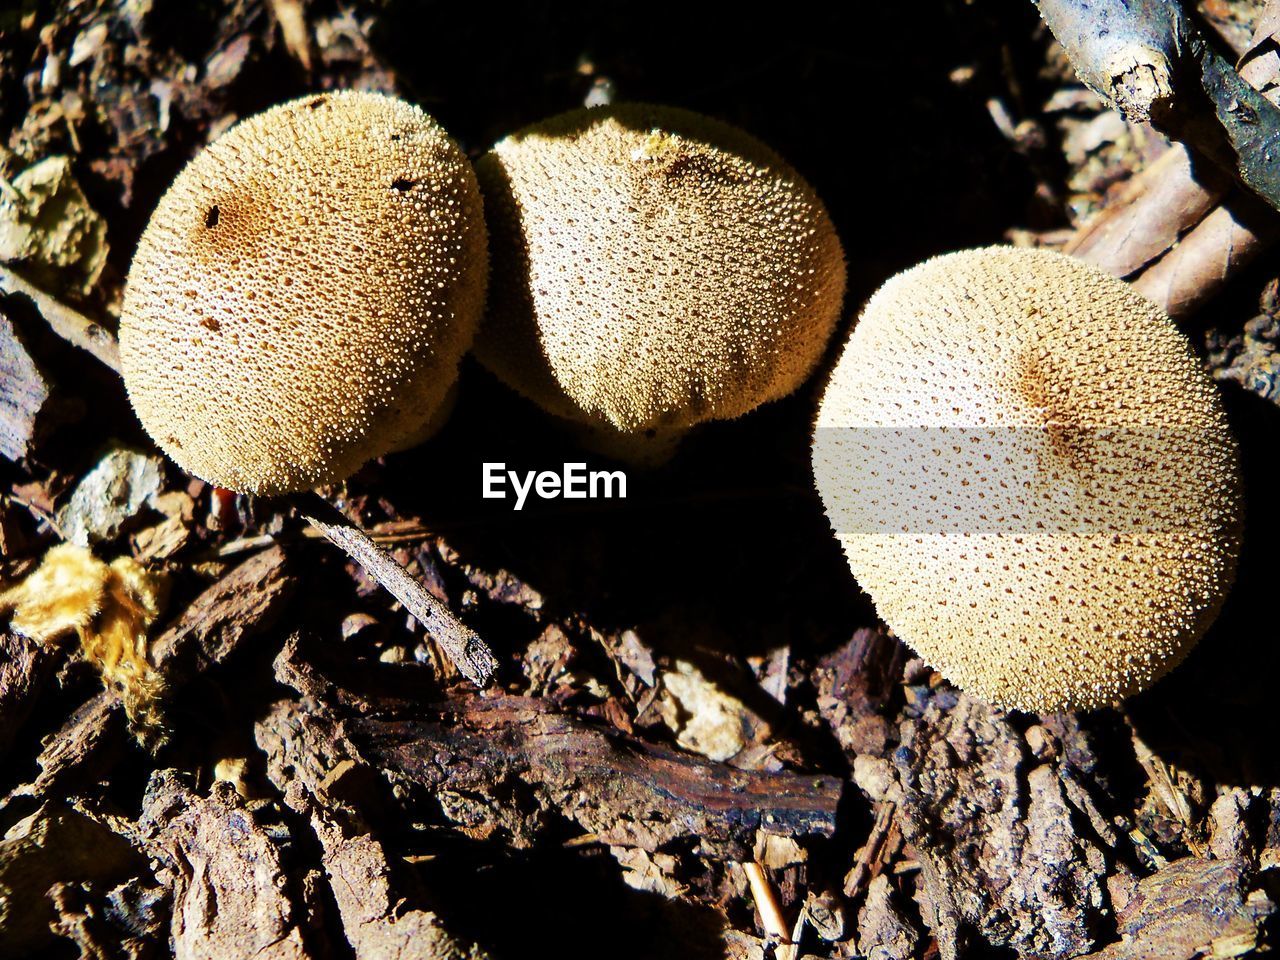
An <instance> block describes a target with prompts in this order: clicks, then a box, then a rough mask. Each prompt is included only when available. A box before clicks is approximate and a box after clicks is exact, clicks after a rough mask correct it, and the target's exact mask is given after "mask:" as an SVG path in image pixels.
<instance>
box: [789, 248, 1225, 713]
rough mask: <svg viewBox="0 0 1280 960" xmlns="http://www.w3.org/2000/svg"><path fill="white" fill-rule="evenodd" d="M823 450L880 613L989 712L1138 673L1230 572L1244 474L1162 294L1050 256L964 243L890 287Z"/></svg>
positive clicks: (863, 332) (1097, 691) (828, 490)
mask: <svg viewBox="0 0 1280 960" xmlns="http://www.w3.org/2000/svg"><path fill="white" fill-rule="evenodd" d="M813 458H814V473H815V477H816V480H817V484H818V488H819V491H820V493H821V495H822V500H823V503H824V505H825V507H826V510H827V515H828V517H829V518H830V519H831V522H832V525H833V527H834V528H835V530H836V533H837V536H838V537H839V539H840V542H841V543H842V545H843V546H844V550H845V554H846V556H847V557H848V560H849V566H850V568H851V569H852V571H853V573H854V576H855V577H856V578H857V580H858V582H859V583H860V584H861V585H862V587H863V588H864V589H865V590H866V591H867V593H869V594H870V595H871V598H872V599H873V600H874V601H875V604H876V609H877V611H878V612H879V614H880V616H881V617H882V618H883V619H884V621H885V622H886V623H887V624H888V625H889V626H890V627H892V628H893V630H894V631H895V632H896V633H897V634H898V635H899V636H900V637H901V638H902V639H903V640H904V641H906V642H907V643H908V644H909V645H910V646H911V647H913V648H914V649H915V650H916V651H917V652H918V653H919V654H920V655H921V656H922V657H924V658H925V660H927V661H928V662H929V663H930V664H932V665H933V666H934V667H936V668H937V669H938V670H939V671H940V672H941V673H942V674H943V675H944V676H945V677H947V678H948V679H949V680H951V681H952V682H954V683H955V684H956V685H958V686H960V687H962V688H963V689H965V690H967V691H969V692H971V693H973V694H976V695H977V696H979V697H981V698H983V699H985V700H988V701H990V702H992V703H995V704H997V705H1001V706H1005V707H1011V708H1017V709H1022V710H1036V711H1054V710H1061V709H1082V708H1092V707H1098V706H1103V705H1106V704H1109V703H1113V702H1115V701H1116V700H1118V699H1120V698H1122V697H1124V696H1126V695H1128V694H1131V693H1134V692H1137V691H1139V690H1142V689H1144V688H1145V687H1147V686H1149V685H1150V684H1151V683H1152V682H1154V681H1155V680H1156V679H1157V678H1159V677H1160V676H1161V675H1162V674H1164V673H1165V672H1167V671H1168V670H1169V669H1170V668H1172V667H1173V666H1174V665H1175V664H1177V663H1178V661H1179V660H1181V659H1182V657H1183V656H1184V655H1185V654H1186V653H1187V651H1188V650H1189V649H1190V648H1191V647H1192V646H1193V645H1194V644H1195V643H1196V641H1197V640H1198V639H1199V638H1200V637H1201V636H1202V635H1203V633H1204V632H1205V630H1206V629H1207V628H1208V626H1209V624H1210V623H1211V622H1212V621H1213V619H1214V617H1215V616H1216V615H1217V612H1218V610H1219V608H1220V606H1221V604H1222V602H1223V600H1224V598H1225V595H1226V593H1227V591H1228V589H1229V587H1230V584H1231V581H1232V577H1233V574H1234V568H1235V562H1236V557H1237V554H1238V548H1239V542H1238V537H1239V518H1240V514H1241V500H1240V496H1241V495H1240V482H1239V475H1238V467H1237V457H1236V447H1235V443H1234V441H1233V439H1232V437H1231V434H1230V432H1229V430H1228V427H1227V423H1226V418H1225V415H1224V412H1223V408H1222V405H1221V402H1220V400H1219V397H1218V395H1217V392H1216V390H1215V387H1214V385H1213V383H1212V382H1211V381H1210V380H1209V378H1208V376H1207V375H1206V374H1205V372H1204V370H1203V369H1202V367H1201V366H1200V364H1199V362H1198V361H1197V359H1196V357H1195V355H1194V353H1193V352H1192V350H1191V347H1190V344H1189V342H1188V341H1187V338H1186V337H1185V336H1183V335H1182V334H1181V333H1180V332H1179V331H1178V330H1177V329H1176V328H1175V327H1174V325H1173V324H1172V322H1171V321H1170V320H1169V318H1168V317H1167V316H1165V315H1164V314H1163V313H1162V312H1161V311H1160V310H1159V308H1157V307H1156V306H1155V305H1153V304H1152V303H1150V302H1148V301H1147V300H1146V299H1144V298H1143V297H1142V296H1140V295H1139V294H1137V293H1136V292H1134V291H1133V290H1132V289H1131V288H1130V287H1129V286H1128V285H1127V284H1125V283H1123V282H1122V281H1120V280H1116V279H1114V278H1113V277H1110V276H1108V275H1106V274H1104V273H1102V272H1101V271H1099V270H1098V269H1096V268H1094V267H1092V266H1088V265H1086V264H1083V263H1081V262H1079V261H1077V260H1074V259H1072V258H1070V257H1066V256H1063V255H1061V254H1057V253H1052V252H1048V251H1040V250H1021V249H1012V248H1002V247H994V248H990V249H985V250H973V251H967V252H963V253H955V254H950V255H947V256H942V257H938V258H936V259H934V260H930V261H928V262H927V263H924V264H921V265H919V266H917V267H915V268H913V269H911V270H908V271H906V272H905V273H901V274H899V275H898V276H896V277H894V278H893V279H891V280H890V281H889V282H888V283H886V284H885V285H884V286H883V287H882V288H881V289H880V291H879V292H878V293H876V295H875V296H874V297H872V299H871V300H870V302H869V303H868V304H867V306H866V309H865V311H864V312H863V314H862V317H861V319H860V320H859V322H858V324H857V326H856V327H855V329H854V331H853V334H852V336H851V337H850V339H849V342H848V344H847V345H846V346H845V348H844V352H843V354H842V356H841V358H840V360H839V363H838V365H837V366H836V368H835V371H834V372H833V374H832V376H831V380H830V383H829V384H828V386H827V388H826V392H825V395H824V397H823V399H822V403H821V408H820V410H819V414H818V419H817V426H816V430H815V435H814V444H813Z"/></svg>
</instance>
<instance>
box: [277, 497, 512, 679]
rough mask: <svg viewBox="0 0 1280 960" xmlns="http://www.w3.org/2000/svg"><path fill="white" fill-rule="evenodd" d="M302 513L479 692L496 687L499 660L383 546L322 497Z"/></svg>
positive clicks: (312, 500) (310, 502)
mask: <svg viewBox="0 0 1280 960" xmlns="http://www.w3.org/2000/svg"><path fill="white" fill-rule="evenodd" d="M300 509H301V513H302V516H303V518H304V519H305V520H306V521H307V522H308V523H310V524H311V525H312V526H313V527H315V528H316V529H317V530H319V531H320V532H321V533H323V534H324V535H325V537H327V538H328V539H329V540H330V541H331V542H332V543H334V544H335V545H337V546H338V547H340V548H341V549H342V552H343V553H345V554H346V555H347V556H349V557H350V558H351V559H352V560H354V561H355V562H356V563H358V564H360V566H361V567H363V568H364V570H365V572H366V573H368V574H369V576H371V577H373V579H375V580H377V581H378V583H380V584H381V585H382V586H383V587H384V588H385V589H386V591H387V592H388V593H390V594H391V595H392V596H393V597H395V598H396V599H397V600H399V601H400V603H401V604H403V605H404V607H405V609H406V610H408V611H409V613H411V614H412V615H413V617H414V619H415V620H417V621H418V622H419V623H421V624H422V626H423V627H424V628H425V629H426V631H427V633H428V634H429V635H430V636H431V638H432V639H433V640H434V641H435V642H436V643H437V644H439V645H440V648H441V649H442V650H443V651H444V652H445V655H446V656H448V658H449V661H450V662H451V663H452V664H453V665H454V666H455V667H457V668H458V671H459V672H460V673H461V674H462V675H463V676H464V677H466V678H467V679H468V680H470V681H471V682H472V683H474V684H475V685H476V686H478V687H487V686H488V685H489V684H490V683H492V682H493V674H494V671H495V670H497V669H498V658H497V657H495V656H494V655H493V651H492V650H490V649H489V645H488V644H486V643H485V642H484V640H483V639H481V637H480V635H479V634H477V633H476V632H475V631H474V630H472V629H471V628H470V627H468V626H467V625H466V624H464V623H463V622H462V621H461V620H459V619H458V618H457V617H456V616H455V615H454V613H453V611H452V610H450V609H449V608H448V607H447V606H445V605H444V603H442V602H441V601H440V600H438V599H437V598H436V597H434V596H433V595H432V594H431V593H430V592H429V591H428V590H427V589H426V587H424V586H423V585H422V584H421V583H419V582H418V581H417V580H415V579H414V578H413V577H411V576H409V571H407V570H406V569H405V568H404V567H402V566H401V565H400V564H399V563H397V562H396V561H395V558H394V557H392V556H391V555H390V554H389V553H387V552H386V551H385V550H384V549H383V548H382V547H380V546H378V544H376V543H375V542H374V541H373V538H372V537H370V536H369V535H368V534H367V533H365V532H364V531H363V530H361V529H360V528H359V527H357V526H355V524H353V523H351V521H349V520H347V518H346V517H344V516H342V514H340V513H339V512H338V511H337V510H335V509H334V508H333V507H332V506H331V505H329V504H327V503H325V502H324V501H323V500H321V499H320V498H319V497H318V496H315V495H310V496H307V497H305V498H303V499H302V501H301V508H300Z"/></svg>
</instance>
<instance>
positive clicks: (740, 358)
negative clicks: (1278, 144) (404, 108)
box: [476, 104, 845, 431]
mask: <svg viewBox="0 0 1280 960" xmlns="http://www.w3.org/2000/svg"><path fill="white" fill-rule="evenodd" d="M477 173H478V174H479V176H480V182H481V186H482V188H483V190H484V193H485V202H486V204H487V212H488V214H489V227H490V231H491V233H492V249H493V263H494V278H493V284H492V289H491V293H490V307H489V312H488V314H487V315H486V320H485V322H484V324H483V325H482V327H481V332H480V334H479V337H478V339H477V341H476V355H477V356H478V357H479V358H480V360H481V362H482V363H483V364H484V365H485V366H487V367H488V368H489V369H490V370H492V371H493V372H494V373H495V374H496V375H497V376H498V377H499V378H500V379H502V380H503V381H505V382H506V383H507V384H508V385H510V386H512V387H513V388H515V389H516V390H518V391H519V392H521V393H523V394H525V395H526V396H528V397H529V398H531V399H532V400H534V401H535V402H537V403H538V404H540V405H541V406H542V407H543V408H544V409H546V410H548V411H549V412H551V413H553V414H556V415H558V416H561V417H565V418H568V419H570V420H576V421H579V422H582V423H589V424H595V425H612V427H614V428H617V429H619V430H623V431H644V430H649V429H654V428H659V429H661V428H680V427H688V426H692V425H693V424H696V423H700V422H703V421H706V420H711V419H726V418H732V417H737V416H740V415H742V414H744V413H747V412H748V411H750V410H752V409H754V408H755V407H757V406H759V405H760V404H762V403H765V402H767V401H769V400H774V399H777V398H779V397H782V396H785V395H786V394H788V393H790V392H792V391H793V390H795V389H796V387H797V386H799V384H800V383H801V382H802V381H803V380H804V379H805V378H806V377H807V376H808V375H809V373H810V372H811V370H812V369H813V366H814V364H815V363H816V362H817V360H818V358H819V357H820V356H821V354H822V351H823V348H824V347H825V345H826V342H827V340H828V338H829V337H830V335H831V332H832V330H833V328H834V326H835V323H836V320H837V319H838V316H839V312H840V306H841V300H842V298H843V295H844V284H845V269H844V256H843V253H842V252H841V249H840V241H839V239H838V238H837V237H836V233H835V229H834V228H833V227H832V224H831V221H830V219H829V218H828V216H827V213H826V210H825V209H824V208H823V206H822V203H821V201H820V200H819V199H818V197H817V195H816V194H814V192H813V190H812V189H811V188H810V187H809V185H808V184H807V183H805V182H804V180H802V179H801V178H800V176H799V174H797V173H796V172H795V170H793V169H792V168H791V167H790V166H788V165H787V164H786V162H785V161H783V160H782V159H781V158H780V157H778V156H777V155H776V154H775V153H773V152H772V151H771V150H769V148H767V147H765V146H764V145H763V144H761V143H760V142H759V141H757V140H755V139H753V138H751V137H749V136H747V135H746V134H745V133H743V132H741V131H739V130H736V129H734V128H733V127H729V126H727V125H725V124H722V123H717V122H716V121H713V120H709V119H707V118H706V117H701V116H699V115H697V114H694V113H689V112H688V111H684V110H675V109H671V108H667V107H654V106H644V105H638V104H633V105H621V106H611V107H602V108H597V109H592V110H578V111H574V112H572V113H568V114H564V115H562V116H559V117H555V118H553V119H551V120H548V121H545V122H544V123H540V124H537V125H535V126H533V127H530V128H528V129H526V130H524V131H522V132H520V133H517V134H515V135H513V136H511V137H508V138H507V139H506V140H503V141H502V142H501V143H499V144H498V145H497V146H495V147H494V148H493V150H492V151H491V152H490V153H489V154H487V155H486V156H485V157H484V158H482V159H481V161H480V162H479V163H478V164H477Z"/></svg>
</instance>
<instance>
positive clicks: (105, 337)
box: [0, 265, 120, 373]
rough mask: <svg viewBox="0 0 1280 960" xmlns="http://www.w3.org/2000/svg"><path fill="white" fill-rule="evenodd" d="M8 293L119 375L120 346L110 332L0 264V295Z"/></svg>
mask: <svg viewBox="0 0 1280 960" xmlns="http://www.w3.org/2000/svg"><path fill="white" fill-rule="evenodd" d="M8 294H17V295H19V296H22V297H26V298H27V299H28V300H30V301H31V302H32V303H34V304H35V306H36V309H37V310H39V311H40V316H42V317H44V320H45V323H47V324H49V327H50V329H51V330H53V332H54V333H56V334H57V335H58V336H60V337H61V338H62V339H63V340H66V341H67V342H68V343H70V344H72V345H73V346H77V347H79V348H80V349H81V350H87V351H88V352H89V353H91V354H93V355H94V356H95V357H97V358H98V359H99V360H100V361H102V363H104V364H106V365H107V366H108V367H110V368H111V369H112V370H114V371H115V372H116V373H119V372H120V345H119V344H118V343H116V338H115V335H114V334H112V333H111V331H110V330H108V329H107V328H106V327H104V326H102V325H101V324H99V323H95V322H94V321H93V320H90V319H89V318H88V317H86V316H85V315H84V314H82V313H81V312H80V311H79V310H75V309H73V308H72V307H69V306H67V305H66V304H65V303H62V302H61V301H60V300H57V299H56V298H54V297H51V296H49V294H47V293H45V292H44V291H43V290H41V289H40V288H38V287H35V286H33V285H31V284H30V283H28V282H27V281H26V280H24V279H22V277H20V276H18V275H17V274H16V273H14V272H13V271H12V270H10V269H9V268H7V267H5V266H3V265H0V295H8Z"/></svg>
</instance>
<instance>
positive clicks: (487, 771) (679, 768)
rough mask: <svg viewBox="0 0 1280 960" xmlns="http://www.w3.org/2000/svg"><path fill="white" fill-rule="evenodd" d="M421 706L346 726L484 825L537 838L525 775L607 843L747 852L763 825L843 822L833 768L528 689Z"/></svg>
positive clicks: (370, 751)
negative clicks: (514, 796)
mask: <svg viewBox="0 0 1280 960" xmlns="http://www.w3.org/2000/svg"><path fill="white" fill-rule="evenodd" d="M412 714H413V715H412V716H405V717H397V718H383V717H379V718H365V717H353V718H351V719H350V720H349V721H347V724H346V728H347V730H348V733H349V736H350V737H351V738H352V741H353V742H354V743H355V744H356V746H357V748H358V749H359V750H360V751H361V753H362V754H363V755H364V756H365V757H366V758H367V759H368V760H370V761H371V762H372V763H374V764H375V765H377V766H380V767H382V768H383V769H386V770H387V771H388V773H389V774H391V776H392V777H393V778H394V779H402V780H406V781H409V782H410V783H412V784H414V785H417V786H420V787H423V788H425V789H427V790H428V791H431V792H432V793H434V794H435V795H436V796H437V797H439V798H441V799H442V802H443V803H444V804H445V806H446V808H448V803H449V799H450V797H457V798H467V800H468V802H467V803H466V804H465V805H464V808H465V809H463V808H460V809H459V813H460V814H461V813H463V812H465V813H466V815H467V816H471V817H476V816H478V817H480V823H481V825H482V827H483V829H485V830H488V831H489V832H491V833H503V832H505V833H507V834H509V838H510V839H511V840H512V841H513V842H515V843H517V844H518V845H522V846H523V845H526V844H528V843H529V842H531V841H532V838H533V835H534V833H535V832H536V830H537V829H538V826H539V825H540V822H541V820H542V818H541V817H539V816H537V812H536V811H533V810H530V811H528V817H527V818H526V819H520V820H517V819H513V818H512V811H510V810H509V809H508V807H509V801H508V800H507V799H506V797H507V796H508V795H509V791H510V790H511V788H513V787H515V786H516V785H517V784H520V785H521V790H522V791H524V790H531V791H532V793H533V795H534V796H535V797H536V799H537V804H538V806H539V807H541V808H543V809H548V808H549V809H554V810H557V811H558V812H559V813H560V814H561V815H563V816H565V817H567V818H569V819H571V820H573V821H575V822H576V823H577V824H578V825H579V826H580V827H581V828H582V829H583V830H585V831H587V832H589V833H594V834H596V835H597V836H599V838H600V839H601V841H602V842H604V843H609V844H618V845H622V846H629V847H640V848H641V849H644V850H648V851H653V850H656V849H658V848H659V847H661V846H663V845H664V844H668V843H671V842H673V841H676V840H688V839H695V838H696V839H699V840H701V843H702V849H703V851H704V853H706V854H708V855H711V856H722V857H728V858H731V859H738V860H744V859H746V857H747V856H748V855H749V853H748V851H749V850H750V849H751V845H752V843H753V842H754V834H755V831H756V830H757V829H763V830H766V831H769V832H775V833H783V834H787V835H791V836H796V835H802V834H820V835H823V836H829V835H830V834H831V833H832V832H833V831H834V830H835V814H836V806H837V804H838V802H839V799H840V790H841V784H840V781H839V780H836V779H835V778H833V777H825V776H806V775H802V774H794V773H779V774H766V773H756V772H750V771H745V770H738V769H736V768H733V767H730V766H727V765H725V764H720V763H712V762H709V761H706V760H703V759H701V758H699V757H695V756H693V755H691V754H685V753H681V752H679V751H676V750H672V749H669V748H666V747H659V746H656V745H653V744H649V743H646V742H644V741H641V740H638V739H636V738H632V737H626V736H624V735H622V734H620V733H618V732H616V731H614V730H612V729H610V728H606V727H604V726H601V725H597V724H594V723H588V722H586V721H583V720H581V719H578V718H577V717H575V716H573V715H572V714H569V713H563V712H560V711H557V710H556V709H555V708H553V707H552V706H550V705H549V704H548V703H547V702H545V701H540V700H533V699H528V698H523V697H496V698H481V697H476V696H458V697H453V698H451V699H449V700H448V701H445V702H443V703H436V704H424V705H421V706H418V707H416V708H415V709H414V710H413V711H412Z"/></svg>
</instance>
